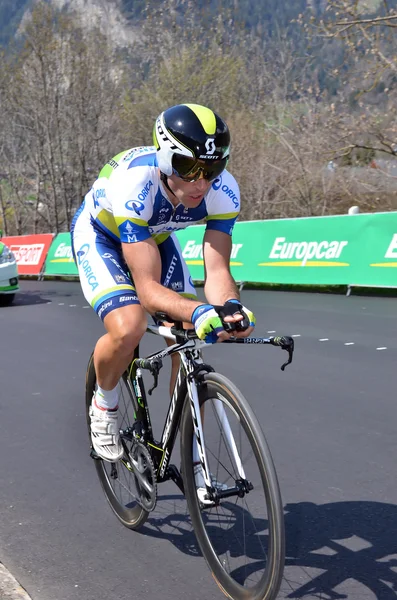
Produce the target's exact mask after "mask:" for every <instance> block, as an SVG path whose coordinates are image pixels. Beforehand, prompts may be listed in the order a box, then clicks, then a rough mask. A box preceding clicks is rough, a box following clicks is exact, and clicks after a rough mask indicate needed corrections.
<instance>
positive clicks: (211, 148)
mask: <svg viewBox="0 0 397 600" xmlns="http://www.w3.org/2000/svg"><path fill="white" fill-rule="evenodd" d="M205 149H206V150H207V154H214V152H215V150H216V146H215V141H214V138H208V140H207V141H206V142H205Z"/></svg>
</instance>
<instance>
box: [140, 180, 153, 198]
mask: <svg viewBox="0 0 397 600" xmlns="http://www.w3.org/2000/svg"><path fill="white" fill-rule="evenodd" d="M152 186H153V181H152V180H150V181H148V182H147V184H146V185H145V187H144V188H143V189H142V190H141V191H140V193H139V194H138V200H141V201H142V202H143V200H145V198H146V197H147V196H148V195H149V190H150V188H151V187H152Z"/></svg>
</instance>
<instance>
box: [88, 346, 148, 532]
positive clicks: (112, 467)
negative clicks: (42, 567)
mask: <svg viewBox="0 0 397 600" xmlns="http://www.w3.org/2000/svg"><path fill="white" fill-rule="evenodd" d="M95 389H96V374H95V367H94V360H93V355H91V357H90V360H89V363H88V367H87V376H86V417H87V425H88V435H89V439H90V444H91V433H90V417H89V412H88V411H89V408H90V406H91V400H92V396H93V394H94V391H95ZM118 392H119V427H120V429H127V428H128V427H131V426H132V424H133V423H134V420H135V419H134V415H135V413H136V410H137V408H138V402H137V400H136V397H135V393H134V390H133V386H132V383H131V380H130V378H129V376H128V373H127V372H125V373H124V374H123V376H122V377H121V379H120V381H119V383H118ZM127 445H128V446H130V445H131V444H130V443H127ZM91 449H92V445H91ZM94 464H95V468H96V471H97V474H98V477H99V480H100V482H101V485H102V489H103V491H104V493H105V496H106V498H107V500H108V502H109V504H110V506H111V508H112V510H113V512H114V514H115V515H116V517H117V518H118V519H119V521H121V523H122V524H123V525H125V527H128V528H129V529H138V528H139V527H141V526H142V525H143V524H144V523H145V521H146V519H147V518H148V516H149V513H148V512H147V511H146V510H144V509H143V508H142V507H141V506H140V504H139V503H138V502H137V498H139V497H140V494H141V490H140V488H139V484H138V481H137V478H136V477H135V475H134V472H133V470H132V468H131V467H130V466H129V463H128V461H127V460H125V459H124V458H123V459H121V460H119V461H118V462H116V463H110V462H107V461H105V460H102V459H95V460H94Z"/></svg>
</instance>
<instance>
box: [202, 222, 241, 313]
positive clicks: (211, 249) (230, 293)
mask: <svg viewBox="0 0 397 600" xmlns="http://www.w3.org/2000/svg"><path fill="white" fill-rule="evenodd" d="M231 250H232V239H231V237H230V235H228V234H227V233H224V232H223V231H217V230H215V229H207V230H206V232H205V234H204V241H203V256H204V269H205V283H204V293H205V297H206V298H207V301H208V302H209V303H210V304H221V305H222V304H224V303H225V302H226V301H227V300H230V299H231V298H236V299H239V298H240V295H239V292H238V289H237V285H236V282H235V281H234V279H233V277H232V275H231V273H230V266H229V262H230V253H231Z"/></svg>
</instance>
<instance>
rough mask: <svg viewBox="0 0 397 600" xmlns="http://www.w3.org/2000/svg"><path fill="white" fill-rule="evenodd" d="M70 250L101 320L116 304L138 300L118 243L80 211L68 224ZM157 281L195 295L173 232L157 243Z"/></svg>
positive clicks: (182, 293)
mask: <svg viewBox="0 0 397 600" xmlns="http://www.w3.org/2000/svg"><path fill="white" fill-rule="evenodd" d="M71 235H72V250H73V256H74V259H75V261H76V264H77V268H78V271H79V276H80V283H81V287H82V289H83V294H84V297H85V298H86V300H87V302H88V303H89V304H90V305H91V306H92V308H93V309H94V310H95V312H96V313H97V315H98V316H99V317H100V318H101V319H102V320H103V319H104V318H105V317H106V315H107V314H109V313H110V312H111V311H112V310H115V309H116V308H120V307H122V306H127V305H128V304H139V300H138V296H137V293H136V289H135V287H134V284H133V281H132V279H131V275H130V273H129V269H128V267H127V264H126V262H125V260H124V257H123V253H122V250H121V244H120V243H119V242H116V241H114V240H112V239H110V238H109V237H106V235H104V234H103V233H102V232H101V231H100V230H99V229H95V227H94V226H93V225H92V223H91V222H90V221H89V220H88V219H87V216H86V214H85V212H84V211H78V213H77V214H76V216H75V218H74V220H73V223H72V227H71ZM158 249H159V252H160V256H161V284H162V285H164V286H165V287H167V288H170V289H172V290H174V291H175V292H177V293H178V294H181V295H182V296H184V297H185V298H191V299H195V298H196V290H195V288H194V285H193V281H192V278H191V276H190V273H189V269H188V267H187V265H186V262H185V260H184V258H183V256H182V250H181V247H180V244H179V242H178V239H177V237H176V235H175V233H173V234H172V235H170V236H169V237H168V238H167V239H166V240H165V241H164V242H162V243H161V244H159V246H158Z"/></svg>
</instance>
